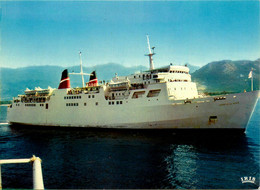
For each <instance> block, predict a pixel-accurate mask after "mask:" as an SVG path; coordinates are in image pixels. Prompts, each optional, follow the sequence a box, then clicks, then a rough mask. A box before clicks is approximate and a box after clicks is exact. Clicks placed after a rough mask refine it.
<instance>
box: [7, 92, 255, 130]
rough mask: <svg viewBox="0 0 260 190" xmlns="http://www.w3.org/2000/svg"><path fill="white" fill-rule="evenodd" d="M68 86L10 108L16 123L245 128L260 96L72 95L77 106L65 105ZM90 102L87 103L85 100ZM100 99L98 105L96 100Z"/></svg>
mask: <svg viewBox="0 0 260 190" xmlns="http://www.w3.org/2000/svg"><path fill="white" fill-rule="evenodd" d="M66 94H67V92H66V91H65V90H58V91H56V93H55V96H53V97H52V98H51V99H50V101H49V102H48V109H46V105H45V104H44V106H40V103H36V105H35V106H33V107H26V106H24V104H20V105H19V106H15V105H14V106H13V108H9V109H8V120H9V122H10V123H13V124H23V125H37V126H59V127H93V128H117V129H198V128H200V129H242V130H245V129H246V126H247V123H248V121H249V120H250V117H251V114H252V112H253V110H254V107H255V105H256V102H257V98H258V96H259V91H254V92H247V93H240V94H230V95H225V99H223V100H216V101H214V97H206V98H196V99H192V100H191V99H190V101H191V103H186V104H185V103H184V100H170V99H165V98H164V96H163V94H162V95H161V96H159V97H154V98H150V99H149V101H148V100H145V99H143V98H140V99H124V100H122V104H121V105H112V106H111V105H108V100H105V98H104V96H102V93H100V94H96V95H95V96H96V97H95V98H96V100H94V99H91V101H89V100H88V95H87V94H86V95H85V94H83V95H81V96H82V97H81V99H77V100H76V99H73V100H70V102H72V103H74V102H76V103H77V104H78V105H77V106H71V107H68V106H66V105H65V104H66V100H64V99H63V97H64V96H65V95H66ZM85 102H87V106H84V103H85ZM96 102H98V105H96V104H95V103H96Z"/></svg>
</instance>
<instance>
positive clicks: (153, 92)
mask: <svg viewBox="0 0 260 190" xmlns="http://www.w3.org/2000/svg"><path fill="white" fill-rule="evenodd" d="M160 92H161V89H156V90H150V91H149V92H148V94H147V97H148V98H150V97H157V96H159V94H160Z"/></svg>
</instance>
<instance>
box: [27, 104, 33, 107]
mask: <svg viewBox="0 0 260 190" xmlns="http://www.w3.org/2000/svg"><path fill="white" fill-rule="evenodd" d="M25 106H29V107H34V106H36V104H25Z"/></svg>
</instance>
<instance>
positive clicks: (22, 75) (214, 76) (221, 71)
mask: <svg viewBox="0 0 260 190" xmlns="http://www.w3.org/2000/svg"><path fill="white" fill-rule="evenodd" d="M259 65H260V59H257V60H255V61H247V60H244V61H231V60H224V61H215V62H211V63H208V64H207V65H205V66H203V67H201V68H200V67H198V66H193V65H190V64H188V67H189V68H190V73H191V75H192V80H193V81H195V82H196V83H197V86H198V89H199V90H200V91H203V92H205V91H207V92H220V91H229V92H230V91H232V92H241V91H243V90H244V89H245V90H247V91H249V90H250V81H251V80H250V79H248V73H249V72H250V70H251V69H252V68H253V73H254V86H255V87H254V89H259ZM64 69H65V68H63V67H59V66H47V65H46V66H30V67H23V68H16V69H11V68H4V67H2V68H0V81H1V82H0V85H1V86H0V89H1V100H10V99H12V97H14V96H17V95H18V94H23V93H24V90H25V89H26V88H29V89H34V88H35V87H41V88H43V89H44V88H48V86H50V87H52V88H57V87H58V85H59V82H60V77H61V72H62V71H63V70H64ZM83 69H84V71H86V72H88V73H90V72H92V71H93V70H95V71H96V72H97V77H98V80H105V81H107V80H110V79H111V78H112V77H113V76H115V73H117V74H118V75H119V76H124V75H129V74H131V73H135V72H139V71H145V70H148V68H147V67H144V66H133V67H124V66H123V65H120V64H116V63H108V64H103V65H96V66H94V67H87V68H83ZM68 70H69V72H76V73H77V72H79V71H80V67H79V66H73V67H69V68H68ZM70 78H71V86H72V87H77V86H81V85H82V83H81V78H80V76H76V75H70ZM87 80H88V79H87ZM85 82H86V81H85Z"/></svg>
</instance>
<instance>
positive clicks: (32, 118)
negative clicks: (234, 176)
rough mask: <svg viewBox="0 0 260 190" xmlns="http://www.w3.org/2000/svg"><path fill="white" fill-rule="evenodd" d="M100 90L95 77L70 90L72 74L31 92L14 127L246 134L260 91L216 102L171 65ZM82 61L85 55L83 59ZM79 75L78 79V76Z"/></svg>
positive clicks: (19, 100)
mask: <svg viewBox="0 0 260 190" xmlns="http://www.w3.org/2000/svg"><path fill="white" fill-rule="evenodd" d="M147 40H148V48H149V54H148V56H149V63H150V69H149V70H147V71H143V72H140V73H135V74H131V75H128V76H117V75H116V76H115V77H113V78H112V80H111V81H110V82H108V83H101V84H98V80H97V77H96V73H95V71H94V72H92V73H91V74H89V75H90V80H89V82H87V83H86V84H85V83H84V78H83V75H87V74H84V73H83V70H82V61H81V72H80V73H78V74H80V75H81V76H82V87H78V88H71V87H70V78H69V73H68V71H67V70H64V71H63V73H62V77H61V81H60V85H59V88H58V89H52V88H48V89H45V90H44V89H40V88H36V89H35V90H29V89H27V90H26V91H25V94H24V95H19V96H18V97H16V98H14V99H13V103H12V105H11V106H10V107H9V109H8V120H9V122H10V123H12V124H23V125H37V126H38V125H40V126H63V127H96V128H120V129H126V128H127V129H199V128H201V129H237V130H242V131H244V130H245V128H246V125H247V123H248V121H249V119H250V117H251V114H252V111H253V110H254V107H255V104H256V101H257V98H258V94H259V92H258V91H254V92H247V93H240V94H229V95H223V96H214V97H202V96H199V95H198V91H197V87H196V84H195V83H194V82H192V81H191V75H190V74H189V68H188V67H187V66H175V65H171V64H170V65H168V66H165V67H162V68H158V69H154V66H153V59H152V56H153V55H154V52H152V51H151V49H152V50H154V48H150V44H149V39H148V37H147ZM80 55H81V53H80ZM73 74H74V73H73Z"/></svg>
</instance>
